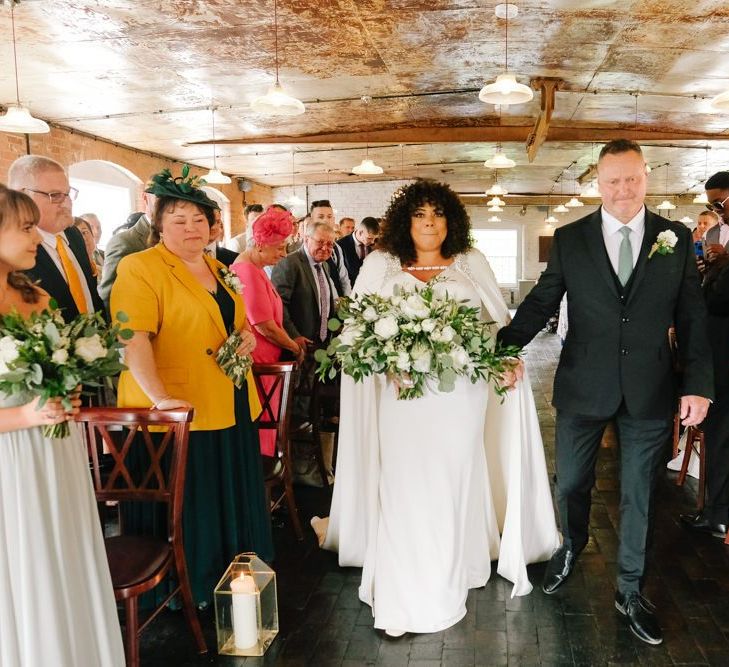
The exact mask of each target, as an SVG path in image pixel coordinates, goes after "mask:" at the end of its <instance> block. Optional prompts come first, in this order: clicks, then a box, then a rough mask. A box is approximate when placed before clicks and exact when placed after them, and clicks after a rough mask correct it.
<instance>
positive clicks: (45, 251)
mask: <svg viewBox="0 0 729 667" xmlns="http://www.w3.org/2000/svg"><path fill="white" fill-rule="evenodd" d="M8 186H9V187H11V188H12V189H14V190H21V191H23V192H25V193H26V194H28V195H29V196H30V197H31V198H32V199H33V201H34V202H35V203H36V205H37V206H38V210H39V211H40V220H39V222H38V231H39V233H40V235H41V238H42V241H41V243H40V245H39V246H38V255H37V259H36V265H35V267H33V268H32V269H31V270H29V271H28V272H27V273H28V275H29V276H30V277H31V278H33V279H34V280H37V281H39V282H40V286H41V287H42V288H43V289H44V290H45V291H46V292H48V294H50V295H51V297H53V298H54V299H55V300H56V301H57V302H58V307H59V308H60V309H61V311H62V312H63V315H64V317H65V318H66V319H67V320H68V319H72V318H74V317H76V316H77V315H78V314H79V313H87V312H92V311H95V310H104V304H103V303H102V301H101V299H100V297H99V294H98V292H97V291H96V278H95V277H94V275H93V271H92V269H91V262H90V260H89V256H88V253H87V252H86V247H85V245H84V240H83V236H82V235H81V232H79V230H78V229H76V228H75V227H74V226H73V217H72V215H71V204H72V202H73V200H74V199H76V195H77V194H78V191H77V190H76V189H75V188H72V187H71V186H70V185H69V183H68V176H67V175H66V171H65V169H64V168H63V167H62V166H61V165H60V164H59V163H58V162H56V161H55V160H51V159H50V158H47V157H43V156H41V155H25V156H23V157H20V158H18V159H17V160H15V162H13V164H12V165H10V169H9V171H8Z"/></svg>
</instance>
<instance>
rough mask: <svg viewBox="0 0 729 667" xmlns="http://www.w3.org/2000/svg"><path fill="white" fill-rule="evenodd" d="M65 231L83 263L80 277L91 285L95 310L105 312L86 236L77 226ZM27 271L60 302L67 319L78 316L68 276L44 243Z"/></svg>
mask: <svg viewBox="0 0 729 667" xmlns="http://www.w3.org/2000/svg"><path fill="white" fill-rule="evenodd" d="M63 233H64V234H65V235H66V238H67V239H68V245H69V248H70V249H71V252H73V254H74V255H75V256H76V259H77V260H78V263H79V264H80V265H81V270H82V271H83V276H80V277H81V280H84V279H85V280H86V283H87V284H88V286H89V291H90V292H91V300H92V301H93V304H94V310H100V311H102V312H105V310H104V303H103V302H102V301H101V298H100V297H99V294H98V292H97V291H96V278H95V277H94V275H93V274H92V273H91V262H90V261H89V256H88V254H87V253H86V246H85V245H84V237H83V236H81V232H80V231H79V230H78V229H76V228H75V227H69V228H68V229H66V230H65V231H64V232H63ZM26 273H27V274H28V275H29V276H30V277H31V278H32V279H33V280H35V281H38V282H39V283H40V286H41V287H42V288H43V289H44V290H45V291H46V292H48V294H50V295H51V297H52V298H54V299H55V300H56V301H57V302H58V307H59V308H60V309H61V312H62V313H63V317H64V318H65V319H66V321H69V320H72V319H73V318H74V317H77V316H78V314H79V312H78V308H77V307H76V304H75V303H74V301H73V297H72V296H71V291H70V290H69V289H68V283H67V282H66V278H65V277H64V276H63V275H62V274H61V272H60V271H59V270H58V267H57V266H56V263H55V262H54V261H53V260H52V259H51V256H50V255H49V254H48V252H47V251H46V249H45V248H44V247H43V244H40V245H39V246H38V255H37V256H36V262H35V266H34V267H33V268H32V269H29V270H28V271H26Z"/></svg>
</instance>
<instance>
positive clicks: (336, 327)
mask: <svg viewBox="0 0 729 667" xmlns="http://www.w3.org/2000/svg"><path fill="white" fill-rule="evenodd" d="M337 315H338V319H336V318H335V319H332V320H330V321H329V329H330V330H332V331H339V334H338V335H337V336H336V337H335V338H333V339H332V341H331V343H330V345H329V347H328V348H327V349H326V350H323V349H322V350H317V351H316V353H315V358H316V360H317V361H318V362H319V366H318V369H317V373H318V375H319V377H320V378H321V379H325V378H327V377H329V378H333V377H334V376H335V375H336V372H337V369H336V366H337V365H339V366H341V369H342V372H344V373H346V374H347V375H350V376H351V377H352V378H353V379H354V380H355V381H356V382H359V381H361V380H362V378H364V377H365V376H368V375H371V374H373V373H386V374H387V375H389V376H390V377H392V378H393V380H394V381H395V383H396V385H397V386H398V389H399V391H398V398H399V399H413V398H419V397H420V396H422V395H423V392H424V391H425V388H426V383H427V382H428V381H432V382H437V387H438V390H439V391H441V392H450V391H453V389H454V388H455V383H456V379H457V378H458V376H465V377H467V378H469V379H470V380H471V382H473V383H475V382H477V381H478V380H480V379H486V380H487V381H492V382H494V383H495V384H496V391H497V393H499V394H501V395H503V394H504V393H505V391H506V389H505V388H502V387H499V386H498V384H497V381H498V378H499V377H500V376H501V373H503V372H504V371H505V370H508V368H509V367H510V365H513V363H514V358H515V357H516V356H517V355H518V349H517V348H512V347H508V348H507V347H504V348H497V347H496V345H495V341H494V340H493V338H492V336H491V331H490V325H491V324H492V323H491V322H484V321H483V320H481V318H480V309H479V308H473V307H470V306H468V305H466V302H465V301H456V300H455V299H452V298H451V297H449V295H448V293H447V291H446V290H445V289H444V288H443V287H442V286H441V285H439V284H438V281H437V280H436V281H431V282H430V283H428V284H427V285H426V286H425V287H423V288H422V289H418V288H414V289H411V290H406V289H402V288H396V291H395V293H394V294H393V296H391V297H384V296H380V295H378V294H364V295H360V296H359V297H357V298H356V299H341V300H340V302H339V307H338V311H337ZM340 327H341V330H340Z"/></svg>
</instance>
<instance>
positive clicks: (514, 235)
mask: <svg viewBox="0 0 729 667" xmlns="http://www.w3.org/2000/svg"><path fill="white" fill-rule="evenodd" d="M471 233H472V234H473V238H474V240H475V241H476V247H477V248H478V249H479V250H480V251H481V252H482V253H483V254H484V255H486V257H487V258H488V260H489V264H491V268H492V269H493V270H494V273H495V274H496V281H497V282H498V283H499V285H510V286H513V285H516V284H517V262H518V257H519V253H518V249H519V232H518V231H517V230H516V229H474V230H472V232H471Z"/></svg>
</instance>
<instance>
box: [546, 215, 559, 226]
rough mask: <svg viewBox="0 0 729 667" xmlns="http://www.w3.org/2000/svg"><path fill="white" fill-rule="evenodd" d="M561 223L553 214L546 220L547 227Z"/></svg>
mask: <svg viewBox="0 0 729 667" xmlns="http://www.w3.org/2000/svg"><path fill="white" fill-rule="evenodd" d="M558 222H559V220H557V218H555V217H554V216H553V215H552V214H551V213H550V214H549V215H548V216H547V217H546V218H544V223H545V224H547V225H556V224H557V223H558Z"/></svg>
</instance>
